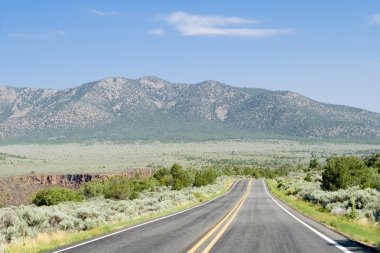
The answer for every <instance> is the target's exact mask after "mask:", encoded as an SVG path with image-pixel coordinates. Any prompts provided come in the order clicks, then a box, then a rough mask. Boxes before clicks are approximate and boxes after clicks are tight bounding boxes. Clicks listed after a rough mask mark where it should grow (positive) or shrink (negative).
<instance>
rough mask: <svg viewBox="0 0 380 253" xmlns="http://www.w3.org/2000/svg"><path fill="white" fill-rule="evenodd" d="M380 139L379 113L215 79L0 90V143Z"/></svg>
mask: <svg viewBox="0 0 380 253" xmlns="http://www.w3.org/2000/svg"><path fill="white" fill-rule="evenodd" d="M271 137H276V138H277V137H283V138H302V139H342V140H347V141H350V140H376V141H378V140H380V114H379V113H376V112H371V111H368V110H364V109H360V108H355V107H350V106H346V105H333V104H327V103H321V102H318V101H315V100H312V99H309V98H307V97H306V96H303V95H301V94H298V93H295V92H291V91H271V90H266V89H262V88H244V87H234V86H230V85H227V84H223V83H220V82H218V81H215V80H206V81H203V82H200V83H196V84H183V83H171V82H168V81H166V80H163V79H160V78H158V77H154V76H144V77H140V78H138V79H127V78H124V77H110V78H105V79H102V80H99V81H94V82H89V83H85V84H82V85H80V86H78V87H74V88H68V89H62V90H61V89H44V88H15V87H12V86H4V85H0V141H3V142H46V141H50V140H62V141H87V140H114V141H118V140H119V141H133V140H162V141H165V140H168V141H170V140H185V141H186V140H219V139H230V138H231V139H236V138H237V139H242V138H243V139H245V138H247V139H252V138H253V139H254V138H271Z"/></svg>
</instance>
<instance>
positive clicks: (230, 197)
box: [50, 180, 371, 253]
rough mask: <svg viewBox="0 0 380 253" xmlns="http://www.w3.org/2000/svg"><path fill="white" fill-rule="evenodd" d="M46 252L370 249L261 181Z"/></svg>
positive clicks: (243, 183) (325, 252)
mask: <svg viewBox="0 0 380 253" xmlns="http://www.w3.org/2000/svg"><path fill="white" fill-rule="evenodd" d="M50 252H56V253H58V252H67V253H69V252H81V253H84V252H91V253H97V252H99V253H100V252H102V253H103V252H140V253H141V252H166V253H170V252H190V253H192V252H203V253H206V252H258V253H264V252H276V253H277V252H323V253H333V252H347V253H348V252H371V251H370V250H368V249H366V248H363V247H360V245H358V244H356V243H354V242H352V241H350V240H348V239H346V238H345V237H343V236H341V235H339V234H337V233H335V232H333V231H331V230H329V229H327V228H325V227H324V226H322V225H321V224H319V223H317V222H315V221H313V220H310V219H308V218H306V217H304V216H302V215H300V214H298V213H296V212H294V211H292V210H291V209H289V208H288V207H286V206H285V205H284V204H282V203H281V202H279V201H278V200H276V199H275V198H274V197H273V196H271V194H270V193H269V192H268V190H267V188H266V185H265V182H264V181H263V180H251V181H249V180H242V181H239V182H238V183H237V184H236V185H235V186H234V187H233V189H232V190H231V191H230V192H229V193H228V194H226V195H224V196H222V197H220V198H218V199H216V200H214V201H211V202H209V203H207V204H204V205H202V206H199V207H196V208H193V209H191V210H188V211H185V212H181V213H179V214H177V215H172V216H170V217H167V218H164V219H159V220H157V221H154V222H149V223H147V224H144V225H141V226H137V227H134V228H132V229H128V230H123V231H121V232H119V233H116V234H110V235H107V236H104V237H100V238H97V239H95V240H89V241H86V242H83V243H79V244H75V245H71V246H68V247H65V248H61V249H57V250H55V251H50Z"/></svg>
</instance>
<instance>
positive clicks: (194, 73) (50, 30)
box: [0, 0, 380, 112]
mask: <svg viewBox="0 0 380 253" xmlns="http://www.w3.org/2000/svg"><path fill="white" fill-rule="evenodd" d="M113 76H123V77H126V78H139V77H141V76H157V77H160V78H162V79H165V80H168V81H171V82H180V83H198V82H201V81H204V80H217V81H220V82H223V83H226V84H229V85H232V86H239V87H258V88H265V89H270V90H290V91H294V92H298V93H300V94H303V95H305V96H307V97H310V98H312V99H314V100H317V101H321V102H327V103H333V104H344V105H350V106H355V107H360V108H364V109H367V110H370V111H375V112H380V1H377V0H318V1H305V0H287V1H283V0H276V1H275V0H267V1H252V0H249V1H248V0H247V1H242V0H234V1H222V0H218V1H216V0H213V1H205V0H203V1H200V0H192V1H188V0H176V1H169V0H166V1H164V0H154V1H153V0H151V1H146V0H136V1H128V0H122V1H113V0H108V1H96V0H92V1H84V0H71V1H70V0H66V1H42V0H35V1H26V0H25V1H18V0H1V1H0V85H10V86H15V87H38V88H59V89H65V88H70V87H75V86H79V85H81V84H83V83H87V82H91V81H95V80H100V79H103V78H107V77H113Z"/></svg>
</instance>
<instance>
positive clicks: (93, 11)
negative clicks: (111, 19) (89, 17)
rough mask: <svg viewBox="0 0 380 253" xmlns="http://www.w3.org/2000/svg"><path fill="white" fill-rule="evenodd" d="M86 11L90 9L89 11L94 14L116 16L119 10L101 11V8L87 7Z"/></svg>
mask: <svg viewBox="0 0 380 253" xmlns="http://www.w3.org/2000/svg"><path fill="white" fill-rule="evenodd" d="M85 10H86V11H88V12H89V13H92V14H94V15H97V16H114V15H117V12H113V11H112V12H105V11H100V10H97V9H91V8H87V9H85Z"/></svg>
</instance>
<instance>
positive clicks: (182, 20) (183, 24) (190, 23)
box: [164, 12, 292, 38]
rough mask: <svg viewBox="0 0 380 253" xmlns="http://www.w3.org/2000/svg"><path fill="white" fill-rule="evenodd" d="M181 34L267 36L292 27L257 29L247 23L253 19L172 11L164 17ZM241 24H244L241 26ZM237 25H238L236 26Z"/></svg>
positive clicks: (252, 21) (286, 30)
mask: <svg viewBox="0 0 380 253" xmlns="http://www.w3.org/2000/svg"><path fill="white" fill-rule="evenodd" d="M164 20H165V21H166V22H167V23H169V24H170V25H172V26H173V27H174V28H175V29H176V30H177V31H178V32H179V33H180V34H181V35H183V36H238V37H256V38H260V37H268V36H274V35H279V34H286V33H289V32H291V31H292V29H264V28H262V29H257V28H249V27H247V25H252V24H258V23H259V21H258V20H255V19H246V18H240V17H224V16H202V15H193V14H188V13H186V12H174V13H172V14H170V15H168V16H166V17H165V18H164ZM242 25H245V26H243V27H241V26H242ZM236 26H239V27H236Z"/></svg>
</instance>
